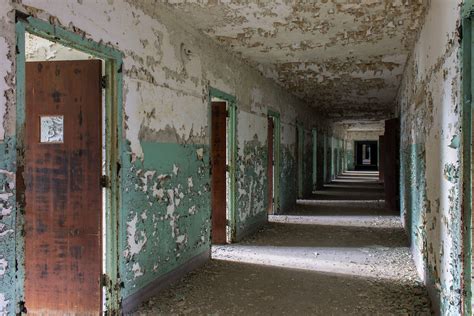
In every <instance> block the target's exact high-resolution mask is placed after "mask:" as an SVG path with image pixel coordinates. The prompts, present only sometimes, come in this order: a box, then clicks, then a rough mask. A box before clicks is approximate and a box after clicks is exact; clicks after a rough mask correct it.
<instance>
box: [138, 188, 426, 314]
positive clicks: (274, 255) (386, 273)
mask: <svg viewBox="0 0 474 316" xmlns="http://www.w3.org/2000/svg"><path fill="white" fill-rule="evenodd" d="M365 181H367V182H368V184H374V182H372V181H370V180H365ZM354 183H355V186H356V187H358V186H359V187H360V185H361V183H360V181H358V182H354ZM331 185H332V188H334V187H336V188H337V183H335V182H333V183H332V184H331ZM350 185H351V182H344V186H350ZM369 187H370V186H369ZM372 190H373V191H374V194H373V195H372V197H373V200H367V201H363V202H361V201H352V200H347V199H346V200H344V199H342V198H341V197H339V198H338V200H335V199H334V200H333V198H334V197H331V200H321V199H318V195H316V198H315V200H311V201H308V200H306V201H299V203H298V207H297V209H295V210H294V211H293V212H291V214H285V215H274V216H270V217H269V223H268V224H267V225H266V226H265V227H263V228H262V229H261V230H260V231H259V232H258V233H256V234H255V235H253V236H250V237H248V238H247V239H245V240H243V241H242V242H240V243H236V244H232V245H224V246H213V248H212V258H213V260H211V261H210V262H209V263H208V264H206V265H205V266H204V267H202V268H200V269H198V270H196V271H194V272H192V273H190V274H188V275H187V276H186V277H185V278H183V279H182V280H181V281H179V282H178V283H176V284H174V285H173V286H172V287H171V288H169V289H168V290H166V291H164V292H162V293H161V294H160V295H158V296H156V297H154V298H153V299H151V300H149V301H148V302H147V303H145V304H144V305H143V306H141V308H140V309H139V311H138V312H137V314H138V315H170V314H171V315H188V314H191V315H209V314H212V315H235V314H242V315H430V314H431V312H430V302H429V299H428V294H427V292H426V289H425V287H424V286H423V284H422V282H421V280H420V279H419V277H418V276H417V273H416V271H415V266H414V263H413V260H412V258H411V255H410V250H409V247H408V240H407V237H406V235H405V232H404V230H403V227H402V226H401V224H400V220H399V218H398V217H397V216H395V215H394V214H390V213H387V212H386V211H385V208H384V204H383V201H382V202H380V201H378V192H377V186H374V187H373V188H372ZM340 191H344V188H342V189H341V190H340ZM370 191H371V190H368V191H367V190H366V191H365V197H367V196H369V197H370V194H369V193H370ZM346 197H347V195H346ZM328 201H331V202H330V203H328ZM328 204H331V205H333V207H332V212H331V213H328V212H327V209H325V208H324V205H328Z"/></svg>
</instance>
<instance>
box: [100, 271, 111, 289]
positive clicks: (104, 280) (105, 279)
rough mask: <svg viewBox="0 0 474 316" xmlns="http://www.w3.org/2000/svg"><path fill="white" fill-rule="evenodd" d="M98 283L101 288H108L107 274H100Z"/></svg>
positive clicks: (108, 279)
mask: <svg viewBox="0 0 474 316" xmlns="http://www.w3.org/2000/svg"><path fill="white" fill-rule="evenodd" d="M100 283H101V286H105V287H107V286H110V283H111V282H110V278H109V276H108V275H107V274H105V273H104V274H102V277H101V278H100Z"/></svg>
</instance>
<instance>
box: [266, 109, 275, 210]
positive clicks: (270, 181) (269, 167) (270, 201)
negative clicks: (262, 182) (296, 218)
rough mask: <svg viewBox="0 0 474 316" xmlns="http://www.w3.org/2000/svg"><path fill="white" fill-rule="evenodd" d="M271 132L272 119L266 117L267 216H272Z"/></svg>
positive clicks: (272, 163) (272, 126) (272, 156)
mask: <svg viewBox="0 0 474 316" xmlns="http://www.w3.org/2000/svg"><path fill="white" fill-rule="evenodd" d="M273 131H274V123H273V118H272V117H268V136H267V142H268V160H267V179H268V183H267V186H268V208H267V212H268V214H273V165H274V153H273V139H274V137H273Z"/></svg>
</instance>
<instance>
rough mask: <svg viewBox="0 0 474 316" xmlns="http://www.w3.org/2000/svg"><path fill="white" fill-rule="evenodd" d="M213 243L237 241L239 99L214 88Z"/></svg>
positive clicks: (211, 95)
mask: <svg viewBox="0 0 474 316" xmlns="http://www.w3.org/2000/svg"><path fill="white" fill-rule="evenodd" d="M210 110H211V124H210V125H211V224H212V229H211V242H212V244H217V245H218V244H227V243H231V242H232V241H233V240H235V229H234V227H235V216H234V214H235V213H234V210H235V154H236V151H235V139H234V135H235V98H234V97H233V96H230V95H228V94H226V93H224V92H222V91H219V90H217V89H214V88H211V89H210Z"/></svg>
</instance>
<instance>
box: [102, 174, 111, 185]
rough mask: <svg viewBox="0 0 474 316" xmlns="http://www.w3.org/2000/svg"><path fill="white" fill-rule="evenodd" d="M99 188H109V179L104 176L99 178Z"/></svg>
mask: <svg viewBox="0 0 474 316" xmlns="http://www.w3.org/2000/svg"><path fill="white" fill-rule="evenodd" d="M100 186H101V187H102V188H110V178H109V177H108V176H106V175H102V176H101V177H100Z"/></svg>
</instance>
